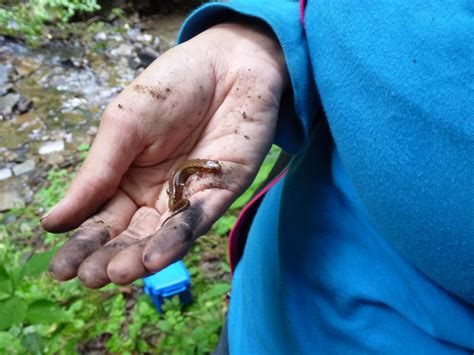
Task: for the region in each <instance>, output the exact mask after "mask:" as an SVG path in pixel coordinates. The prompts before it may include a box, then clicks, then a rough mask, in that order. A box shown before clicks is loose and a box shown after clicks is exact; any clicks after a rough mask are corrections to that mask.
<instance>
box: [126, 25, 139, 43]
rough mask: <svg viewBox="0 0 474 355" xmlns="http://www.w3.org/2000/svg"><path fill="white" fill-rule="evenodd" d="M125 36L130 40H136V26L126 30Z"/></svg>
mask: <svg viewBox="0 0 474 355" xmlns="http://www.w3.org/2000/svg"><path fill="white" fill-rule="evenodd" d="M127 36H128V38H130V39H131V40H132V41H138V37H139V36H140V30H139V29H138V28H132V29H131V30H129V31H127Z"/></svg>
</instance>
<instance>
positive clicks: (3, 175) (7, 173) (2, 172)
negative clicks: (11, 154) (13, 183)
mask: <svg viewBox="0 0 474 355" xmlns="http://www.w3.org/2000/svg"><path fill="white" fill-rule="evenodd" d="M9 177H12V171H11V169H9V168H3V169H0V180H6V179H8V178H9Z"/></svg>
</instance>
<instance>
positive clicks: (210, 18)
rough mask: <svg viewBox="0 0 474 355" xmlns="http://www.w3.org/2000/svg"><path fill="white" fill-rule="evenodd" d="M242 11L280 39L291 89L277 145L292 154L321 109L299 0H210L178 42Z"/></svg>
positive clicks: (281, 115)
mask: <svg viewBox="0 0 474 355" xmlns="http://www.w3.org/2000/svg"><path fill="white" fill-rule="evenodd" d="M235 14H240V15H244V16H249V17H251V18H256V19H259V20H261V21H263V22H264V23H266V24H268V25H269V26H270V28H271V29H272V31H273V32H274V33H275V35H276V37H277V38H278V40H279V42H280V46H281V47H282V49H283V54H284V56H285V60H286V65H287V68H288V72H289V74H290V81H291V86H292V90H288V92H285V93H284V94H283V97H282V100H281V105H280V112H279V118H278V124H277V131H276V138H275V144H278V145H279V146H281V147H282V148H283V149H284V150H285V151H287V152H288V153H291V154H295V153H297V152H298V151H299V150H300V149H301V148H302V146H303V145H304V143H305V142H306V141H307V139H308V136H309V133H310V129H311V124H312V123H313V122H312V121H313V119H314V116H315V115H316V112H317V110H318V109H319V108H320V106H321V105H320V101H319V98H318V95H317V93H316V89H315V84H314V81H313V76H312V74H311V73H312V72H311V64H310V60H309V53H308V47H307V41H306V37H305V33H304V29H303V26H302V24H301V23H300V18H299V3H298V1H288V0H278V1H268V0H260V1H246V0H234V1H232V2H230V3H210V4H206V5H204V6H202V7H201V8H199V9H197V10H196V11H194V12H193V13H192V14H191V16H190V17H189V18H188V19H187V20H186V22H185V23H184V25H183V27H182V29H181V33H180V35H179V37H178V42H179V43H181V42H184V41H187V40H188V39H190V38H192V37H193V36H195V35H197V34H198V33H200V32H202V31H204V30H206V29H207V28H209V27H211V26H213V25H215V24H218V23H222V22H225V21H226V19H228V18H229V17H231V16H234V15H235Z"/></svg>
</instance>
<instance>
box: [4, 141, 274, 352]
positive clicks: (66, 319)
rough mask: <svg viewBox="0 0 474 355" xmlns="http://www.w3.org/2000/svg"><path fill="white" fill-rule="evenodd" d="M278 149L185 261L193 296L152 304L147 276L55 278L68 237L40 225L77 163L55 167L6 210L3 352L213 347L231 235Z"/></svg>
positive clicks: (226, 277)
mask: <svg viewBox="0 0 474 355" xmlns="http://www.w3.org/2000/svg"><path fill="white" fill-rule="evenodd" d="M277 155H278V150H277V149H276V148H274V149H272V151H271V152H270V154H269V155H268V157H267V159H266V160H265V162H264V164H263V166H262V169H261V171H260V172H259V174H258V176H257V178H256V179H255V182H254V183H253V184H252V186H251V187H250V188H249V190H248V191H247V192H246V193H245V194H244V195H242V197H240V198H239V199H238V200H237V201H236V202H235V203H234V204H233V205H232V207H231V208H230V209H229V211H228V212H227V213H226V214H225V215H224V216H223V217H222V218H221V219H219V220H218V222H216V224H215V225H214V226H213V228H212V229H211V231H210V232H209V233H208V235H206V236H203V237H201V238H200V239H199V240H198V241H197V243H196V244H195V246H194V247H193V248H192V249H191V251H190V252H189V253H188V255H187V256H186V258H185V259H184V262H185V264H186V266H187V268H188V270H189V272H190V274H191V277H192V293H193V302H192V303H191V304H190V305H187V306H183V305H181V304H180V303H179V300H178V298H173V299H170V300H167V302H166V303H165V305H164V308H163V309H164V313H163V314H159V313H157V312H156V310H155V309H154V307H153V305H152V303H151V301H150V299H149V297H148V296H147V295H146V294H145V293H144V292H143V281H142V280H139V281H136V282H135V283H134V284H133V285H130V286H115V285H108V286H106V287H104V288H102V289H100V290H89V289H86V288H84V287H82V286H81V285H80V283H79V282H78V281H77V280H71V281H68V282H65V283H59V282H56V281H53V280H52V279H51V278H50V277H49V276H48V274H47V272H46V271H47V268H48V264H49V261H50V259H51V257H52V255H53V254H54V252H55V251H56V249H57V248H58V246H59V245H60V244H61V243H62V241H64V240H65V239H66V236H65V235H61V236H58V235H53V234H50V233H46V232H44V231H43V230H41V228H40V227H39V224H38V218H39V215H40V214H41V213H43V212H44V211H45V210H47V209H48V208H50V207H51V206H53V205H54V204H55V203H56V202H57V201H58V200H59V199H60V198H61V197H62V196H63V194H64V191H65V187H66V186H67V183H68V182H69V181H70V180H71V178H72V176H73V175H74V173H75V170H74V169H70V170H66V169H58V170H51V171H50V172H49V173H48V176H47V184H46V186H45V187H44V188H42V189H41V190H40V191H38V192H37V193H36V195H35V197H34V202H33V203H32V204H31V205H28V206H18V207H17V208H15V209H13V210H10V211H8V212H7V213H4V214H0V221H1V222H2V223H1V224H0V353H10V354H25V353H28V354H44V353H47V354H74V353H87V352H90V351H98V350H99V351H105V352H108V353H117V354H119V353H120V354H138V353H140V354H142V353H157V352H158V353H160V354H205V353H209V352H211V351H212V350H213V349H214V348H215V346H216V344H217V341H218V336H219V333H220V330H221V327H222V323H223V320H224V317H225V312H226V308H227V306H226V302H225V294H226V293H227V292H228V291H229V289H230V284H229V272H230V270H229V264H228V259H227V256H226V250H227V238H226V237H227V235H228V233H229V230H230V228H231V226H232V224H233V223H234V221H235V219H236V216H237V213H238V211H239V210H240V208H241V207H242V206H243V205H244V204H245V202H246V201H247V200H248V199H249V198H250V197H251V195H252V194H253V191H254V190H255V189H256V188H257V186H259V185H260V184H261V182H262V181H263V180H264V179H265V177H266V176H267V174H268V172H269V170H270V169H271V167H272V166H273V164H274V162H275V160H276V157H277Z"/></svg>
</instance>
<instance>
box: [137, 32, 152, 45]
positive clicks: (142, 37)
mask: <svg viewBox="0 0 474 355" xmlns="http://www.w3.org/2000/svg"><path fill="white" fill-rule="evenodd" d="M136 40H137V41H138V42H142V43H145V44H149V43H151V41H153V36H152V35H150V34H148V33H140V34H139V35H138V36H137V38H136Z"/></svg>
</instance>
